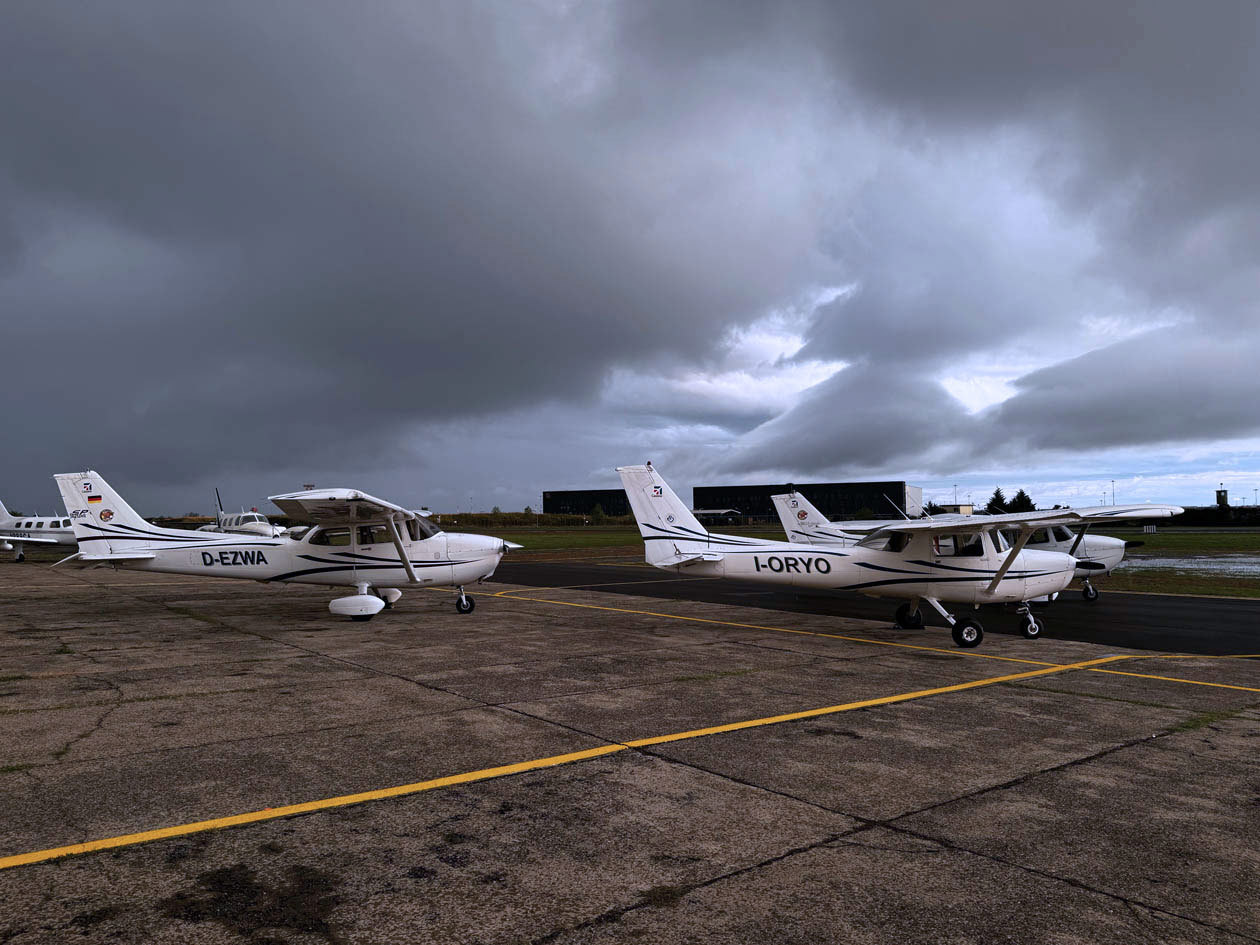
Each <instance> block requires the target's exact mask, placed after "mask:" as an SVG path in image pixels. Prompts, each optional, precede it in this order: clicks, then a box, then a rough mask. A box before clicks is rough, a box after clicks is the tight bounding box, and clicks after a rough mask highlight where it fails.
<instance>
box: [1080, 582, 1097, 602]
mask: <svg viewBox="0 0 1260 945" xmlns="http://www.w3.org/2000/svg"><path fill="white" fill-rule="evenodd" d="M1081 596H1082V597H1084V598H1085V599H1086V600H1087V601H1089V602H1090V603H1091V604H1092V603H1093V602H1094V601H1096V600H1098V588H1096V587H1094V585H1093V584H1090V583H1089V578H1086V579H1085V580H1084V581H1082V582H1081Z"/></svg>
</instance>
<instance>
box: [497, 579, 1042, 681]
mask: <svg viewBox="0 0 1260 945" xmlns="http://www.w3.org/2000/svg"><path fill="white" fill-rule="evenodd" d="M522 593H525V592H524V591H511V590H508V591H499V592H498V593H497V594H495V595H494V596H495V597H501V598H503V599H504V600H525V601H532V602H533V603H535V604H558V605H559V606H561V607H581V608H584V609H586V610H606V611H611V612H612V613H617V614H636V615H638V616H640V617H663V618H665V619H667V620H686V621H690V622H691V623H708V624H716V625H717V626H720V627H737V628H739V629H741V630H769V631H772V632H774V633H795V634H797V635H799V636H807V637H827V638H828V639H831V640H848V641H850V642H853V643H869V644H871V645H873V646H891V647H896V648H898V649H903V650H926V651H927V652H929V653H948V654H949V655H950V656H975V657H979V658H980V659H986V660H1000V661H1002V662H1006V663H1026V664H1028V665H1029V666H1059V665H1062V664H1059V663H1051V662H1048V661H1046V660H1024V659H1019V658H1017V657H1014V656H997V655H995V654H993V653H976V652H975V651H974V650H963V649H958V648H957V647H955V648H952V649H946V648H944V647H940V646H922V645H920V644H916V643H894V642H893V641H891V640H873V639H871V638H870V637H853V636H847V635H845V634H842V633H824V632H823V631H821V630H796V629H793V628H791V627H768V626H764V625H762V624H756V623H737V622H736V621H733V620H715V619H713V618H712V617H688V616H686V615H684V614H663V613H660V612H658V611H654V610H631V609H629V608H626V607H607V606H604V605H601V604H580V603H577V602H575V601H568V600H547V599H545V598H542V597H517V596H514V595H517V594H522ZM729 606H736V607H737V606H739V605H738V604H732V605H729Z"/></svg>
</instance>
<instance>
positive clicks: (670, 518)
mask: <svg viewBox="0 0 1260 945" xmlns="http://www.w3.org/2000/svg"><path fill="white" fill-rule="evenodd" d="M665 521H667V522H669V524H671V525H673V524H674V516H672V515H666V516H665Z"/></svg>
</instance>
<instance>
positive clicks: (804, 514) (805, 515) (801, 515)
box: [796, 509, 809, 522]
mask: <svg viewBox="0 0 1260 945" xmlns="http://www.w3.org/2000/svg"><path fill="white" fill-rule="evenodd" d="M796 517H797V518H799V519H800V520H801V521H802V522H803V521H805V519H807V518H809V515H808V513H807V512H806V511H805V510H804V509H801V510H800V511H799V512H797V513H796Z"/></svg>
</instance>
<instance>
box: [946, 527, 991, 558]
mask: <svg viewBox="0 0 1260 945" xmlns="http://www.w3.org/2000/svg"><path fill="white" fill-rule="evenodd" d="M936 553H937V554H938V555H941V556H942V557H949V556H951V555H952V556H954V557H958V558H982V557H984V545H982V544H981V543H980V533H979V532H971V533H969V534H968V533H964V534H960V535H941V536H939V537H938V539H937V542H936Z"/></svg>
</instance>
